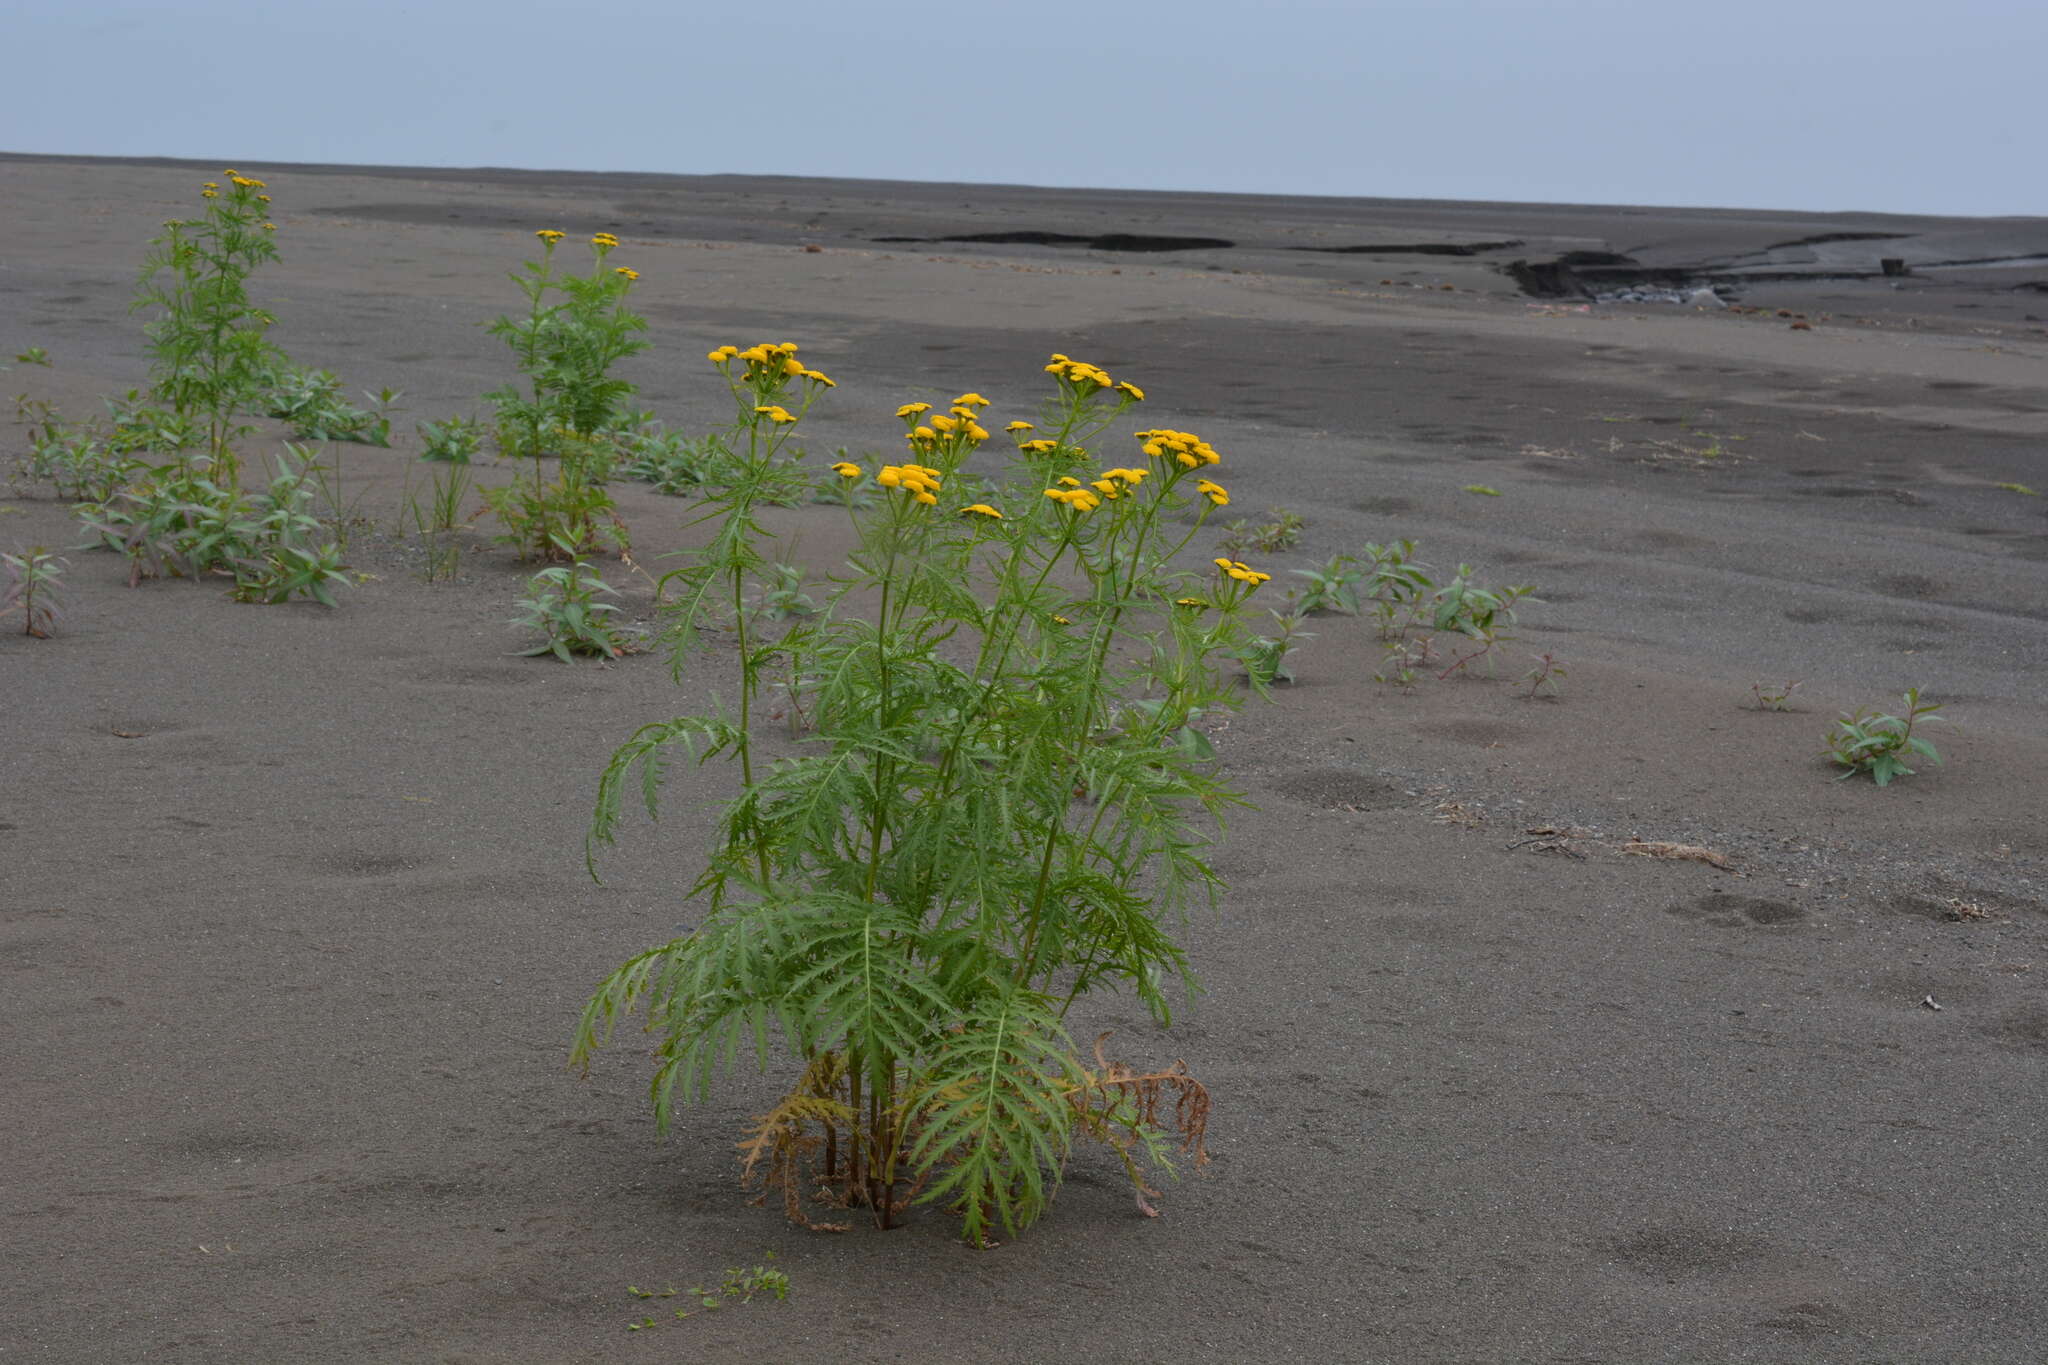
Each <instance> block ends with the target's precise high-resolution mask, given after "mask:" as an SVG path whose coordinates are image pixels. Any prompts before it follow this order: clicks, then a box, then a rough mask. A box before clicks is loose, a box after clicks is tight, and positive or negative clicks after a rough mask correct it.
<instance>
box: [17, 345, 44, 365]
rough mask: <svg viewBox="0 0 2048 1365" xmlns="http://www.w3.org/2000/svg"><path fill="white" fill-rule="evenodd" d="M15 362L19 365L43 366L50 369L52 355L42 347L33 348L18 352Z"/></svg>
mask: <svg viewBox="0 0 2048 1365" xmlns="http://www.w3.org/2000/svg"><path fill="white" fill-rule="evenodd" d="M14 362H15V364H17V365H41V366H43V367H45V368H48V367H49V364H50V353H49V352H48V351H46V350H44V349H43V348H42V347H40V346H31V347H29V348H28V349H27V350H23V351H16V352H15V353H14Z"/></svg>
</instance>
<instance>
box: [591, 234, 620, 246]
mask: <svg viewBox="0 0 2048 1365" xmlns="http://www.w3.org/2000/svg"><path fill="white" fill-rule="evenodd" d="M590 244H591V245H592V246H602V247H614V246H617V245H618V244H619V239H618V238H616V237H614V236H612V235H611V234H610V233H609V232H600V233H598V234H597V235H596V236H595V237H592V238H591V239H590Z"/></svg>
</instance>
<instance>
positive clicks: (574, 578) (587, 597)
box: [514, 542, 633, 664]
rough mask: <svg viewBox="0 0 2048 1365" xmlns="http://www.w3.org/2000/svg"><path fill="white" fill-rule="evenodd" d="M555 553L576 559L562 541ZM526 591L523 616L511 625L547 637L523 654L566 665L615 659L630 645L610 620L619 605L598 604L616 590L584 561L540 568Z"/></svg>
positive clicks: (616, 593)
mask: <svg viewBox="0 0 2048 1365" xmlns="http://www.w3.org/2000/svg"><path fill="white" fill-rule="evenodd" d="M559 550H560V553H561V554H562V555H564V556H566V557H570V558H572V559H574V550H573V547H571V546H570V545H568V544H567V543H566V542H565V543H563V544H562V545H561V546H560V547H559ZM526 590H527V592H528V594H529V596H527V597H526V598H524V599H522V600H521V601H520V603H519V606H520V609H521V614H520V615H519V616H518V617H517V618H516V619H515V621H514V624H515V625H519V626H523V627H525V628H527V629H529V630H538V631H540V632H541V633H542V634H544V635H546V636H547V638H546V639H545V640H543V641H542V642H541V643H540V644H537V645H535V646H534V647H533V648H531V649H525V650H521V651H520V653H521V654H523V655H526V656H528V657H531V656H534V655H539V654H552V655H554V656H555V657H556V658H557V659H560V660H561V661H562V662H563V663H565V664H569V663H574V662H576V656H577V655H579V654H594V655H597V656H599V657H601V658H606V659H616V658H618V657H619V656H621V655H623V654H624V653H625V652H626V649H627V646H628V645H629V644H631V643H632V642H633V637H632V636H631V635H630V634H629V633H628V632H626V631H625V630H623V629H622V628H621V627H620V626H619V625H617V624H616V623H615V622H614V621H613V620H612V619H611V618H612V617H613V616H615V615H617V614H618V612H619V607H618V605H617V604H616V603H612V602H605V601H601V600H600V599H601V598H602V597H616V596H618V589H617V588H614V587H612V586H611V585H610V584H609V583H606V582H605V581H604V578H603V576H602V575H601V574H599V573H598V572H597V570H596V569H594V568H592V567H591V566H590V565H589V564H588V563H587V562H585V561H584V560H581V559H574V562H572V563H568V564H557V565H555V566H554V567H552V568H547V569H542V570H541V571H540V572H539V573H537V574H535V575H534V576H533V578H532V580H531V581H530V582H529V583H528V584H527V589H526Z"/></svg>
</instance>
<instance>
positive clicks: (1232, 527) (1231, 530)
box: [1216, 507, 1308, 559]
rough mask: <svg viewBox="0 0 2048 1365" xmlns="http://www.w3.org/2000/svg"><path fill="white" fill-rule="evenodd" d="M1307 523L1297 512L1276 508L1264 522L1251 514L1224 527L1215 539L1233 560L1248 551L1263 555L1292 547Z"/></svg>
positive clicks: (1268, 514) (1299, 538)
mask: <svg viewBox="0 0 2048 1365" xmlns="http://www.w3.org/2000/svg"><path fill="white" fill-rule="evenodd" d="M1307 524H1308V523H1307V522H1305V521H1303V520H1302V518H1301V516H1300V515H1299V514H1298V513H1294V512H1290V511H1288V510H1287V509H1286V508H1284V507H1275V508H1272V509H1271V510H1269V511H1268V512H1267V513H1266V519H1265V520H1264V521H1259V522H1255V521H1253V520H1252V519H1251V518H1250V517H1239V518H1237V519H1236V520H1235V521H1232V522H1230V523H1229V524H1228V525H1226V526H1225V527H1224V528H1223V534H1222V536H1220V537H1218V539H1217V541H1216V548H1217V549H1219V550H1221V551H1222V552H1223V553H1224V554H1226V555H1229V556H1230V557H1231V558H1232V559H1235V558H1236V557H1237V556H1239V555H1241V554H1243V553H1244V552H1245V551H1246V550H1257V551H1258V552H1259V553H1261V554H1269V555H1271V554H1278V553H1280V552H1281V551H1282V550H1291V549H1293V548H1294V547H1295V545H1296V544H1297V543H1299V542H1300V540H1301V532H1302V528H1303V527H1304V526H1306V525H1307Z"/></svg>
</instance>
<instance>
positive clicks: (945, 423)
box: [932, 412, 960, 436]
mask: <svg viewBox="0 0 2048 1365" xmlns="http://www.w3.org/2000/svg"><path fill="white" fill-rule="evenodd" d="M959 427H960V419H959V418H957V417H951V416H948V415H947V414H945V413H943V412H942V413H940V414H939V415H938V416H936V417H934V418H932V429H933V430H934V431H941V432H944V433H945V434H946V435H948V436H951V435H952V434H953V433H954V432H955V431H957V430H959Z"/></svg>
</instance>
